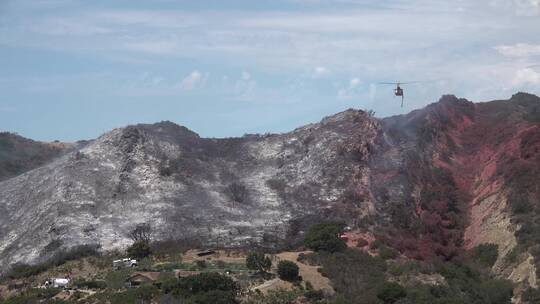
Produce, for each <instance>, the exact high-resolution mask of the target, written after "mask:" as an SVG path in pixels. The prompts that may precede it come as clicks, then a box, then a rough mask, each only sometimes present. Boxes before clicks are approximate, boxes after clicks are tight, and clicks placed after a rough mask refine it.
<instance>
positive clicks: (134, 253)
mask: <svg viewBox="0 0 540 304" xmlns="http://www.w3.org/2000/svg"><path fill="white" fill-rule="evenodd" d="M127 253H128V255H129V256H131V257H133V258H138V259H142V258H145V257H147V256H149V255H150V254H151V253H152V251H151V249H150V246H149V245H148V243H146V242H144V241H138V242H135V243H133V245H131V246H130V247H129V248H128V249H127Z"/></svg>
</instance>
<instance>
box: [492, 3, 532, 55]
mask: <svg viewBox="0 0 540 304" xmlns="http://www.w3.org/2000/svg"><path fill="white" fill-rule="evenodd" d="M539 1H540V0H539ZM495 50H497V51H498V52H499V53H501V54H502V55H504V56H506V57H530V56H540V44H528V43H517V44H514V45H499V46H496V47H495Z"/></svg>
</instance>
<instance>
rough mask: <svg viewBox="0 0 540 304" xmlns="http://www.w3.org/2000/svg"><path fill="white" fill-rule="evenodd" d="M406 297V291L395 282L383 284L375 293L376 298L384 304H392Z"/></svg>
mask: <svg viewBox="0 0 540 304" xmlns="http://www.w3.org/2000/svg"><path fill="white" fill-rule="evenodd" d="M406 296H407V291H406V290H405V288H403V286H401V285H399V284H398V283H395V282H385V283H384V284H383V285H382V286H381V287H380V288H379V291H378V292H377V298H379V299H380V300H381V301H383V302H384V303H385V304H392V303H395V302H397V301H398V300H399V299H401V298H404V297H406Z"/></svg>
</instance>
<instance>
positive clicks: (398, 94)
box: [379, 81, 416, 108]
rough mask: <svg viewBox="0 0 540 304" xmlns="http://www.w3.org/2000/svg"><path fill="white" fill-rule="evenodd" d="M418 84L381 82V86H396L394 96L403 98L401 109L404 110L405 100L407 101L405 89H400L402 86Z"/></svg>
mask: <svg viewBox="0 0 540 304" xmlns="http://www.w3.org/2000/svg"><path fill="white" fill-rule="evenodd" d="M411 83H416V81H415V82H379V84H392V85H396V88H395V89H394V95H395V96H398V97H399V96H401V107H402V108H403V100H404V99H405V95H404V94H403V88H401V87H400V85H403V84H411Z"/></svg>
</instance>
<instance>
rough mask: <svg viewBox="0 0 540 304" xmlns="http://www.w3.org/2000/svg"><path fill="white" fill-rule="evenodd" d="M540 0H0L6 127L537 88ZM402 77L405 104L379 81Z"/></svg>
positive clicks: (208, 122) (56, 133) (247, 122)
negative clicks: (410, 83) (412, 83)
mask: <svg viewBox="0 0 540 304" xmlns="http://www.w3.org/2000/svg"><path fill="white" fill-rule="evenodd" d="M539 64H540V0H504V1H503V0H474V1H463V0H461V1H460V0H456V1H433V0H431V1H427V0H409V1H400V0H390V1H380V0H271V1H270V0H257V1H255V0H234V1H226V0H215V1H205V0H199V1H169V0H159V1H133V0H130V1H127V0H126V1H75V0H50V1H44V0H34V1H29V0H0V130H5V131H12V132H17V133H19V134H21V135H23V136H27V137H30V138H33V139H38V140H55V139H58V140H62V141H74V140H78V139H90V138H95V137H97V136H99V135H100V134H102V133H103V132H106V131H108V130H110V129H112V128H115V127H122V126H125V125H128V124H134V123H152V122H157V121H161V120H171V121H174V122H176V123H178V124H181V125H185V126H187V127H188V128H190V129H192V130H194V131H196V132H197V133H199V134H200V135H201V136H205V137H226V136H241V135H243V134H245V133H266V132H285V131H289V130H292V129H294V128H295V127H298V126H301V125H303V124H306V123H310V122H316V121H318V120H320V119H321V118H322V117H323V116H327V115H331V114H333V113H336V112H338V111H342V110H344V109H347V108H351V107H352V108H359V109H373V110H375V112H376V115H377V116H379V117H384V116H389V115H395V114H402V113H407V112H409V111H410V110H413V109H416V108H419V107H422V106H424V105H426V104H428V103H431V102H434V101H436V100H438V98H439V97H440V96H441V95H442V94H447V93H451V94H455V95H457V96H460V97H465V98H468V99H470V100H474V101H486V100H492V99H506V98H508V97H510V96H511V95H512V94H513V93H515V92H517V91H527V92H531V93H535V94H540V66H535V65H539ZM398 80H401V81H423V82H422V83H418V84H414V85H410V86H407V87H405V90H406V91H405V94H406V99H405V107H404V108H400V107H399V100H398V99H397V98H394V97H393V95H392V88H391V87H385V86H380V85H377V83H378V82H381V81H398Z"/></svg>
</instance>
